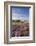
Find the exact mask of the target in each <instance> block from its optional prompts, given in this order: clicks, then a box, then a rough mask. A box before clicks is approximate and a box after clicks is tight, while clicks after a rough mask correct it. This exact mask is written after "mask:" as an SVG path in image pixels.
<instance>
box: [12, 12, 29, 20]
mask: <svg viewBox="0 0 36 46" xmlns="http://www.w3.org/2000/svg"><path fill="white" fill-rule="evenodd" d="M12 20H28V18H27V17H26V16H25V15H24V14H17V13H12Z"/></svg>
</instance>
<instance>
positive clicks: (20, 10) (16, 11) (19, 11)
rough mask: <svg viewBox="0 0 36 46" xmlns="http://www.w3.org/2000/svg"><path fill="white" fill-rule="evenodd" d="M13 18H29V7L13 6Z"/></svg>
mask: <svg viewBox="0 0 36 46" xmlns="http://www.w3.org/2000/svg"><path fill="white" fill-rule="evenodd" d="M11 10H12V20H28V19H29V7H12V9H11Z"/></svg>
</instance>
